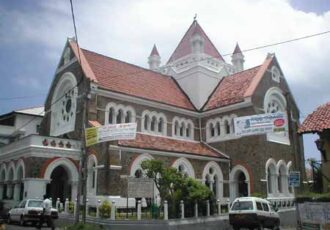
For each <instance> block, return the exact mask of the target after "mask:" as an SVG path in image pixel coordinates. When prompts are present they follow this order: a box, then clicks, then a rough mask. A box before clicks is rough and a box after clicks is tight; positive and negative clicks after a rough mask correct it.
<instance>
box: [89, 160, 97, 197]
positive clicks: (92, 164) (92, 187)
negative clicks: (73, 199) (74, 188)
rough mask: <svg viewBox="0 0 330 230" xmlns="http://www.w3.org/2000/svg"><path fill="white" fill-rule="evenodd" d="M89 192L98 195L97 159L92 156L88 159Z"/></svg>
mask: <svg viewBox="0 0 330 230" xmlns="http://www.w3.org/2000/svg"><path fill="white" fill-rule="evenodd" d="M87 170H88V172H87V174H88V176H87V192H88V193H89V194H93V195H96V190H97V188H96V187H97V158H96V156H95V155H94V154H90V155H89V156H88V159H87Z"/></svg>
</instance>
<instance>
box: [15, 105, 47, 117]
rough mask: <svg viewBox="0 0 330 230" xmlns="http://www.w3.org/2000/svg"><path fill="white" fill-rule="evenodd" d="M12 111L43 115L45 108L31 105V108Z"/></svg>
mask: <svg viewBox="0 0 330 230" xmlns="http://www.w3.org/2000/svg"><path fill="white" fill-rule="evenodd" d="M14 112H16V113H21V114H26V115H34V116H44V114H45V108H44V107H43V106H39V107H31V108H25V109H19V110H15V111H14Z"/></svg>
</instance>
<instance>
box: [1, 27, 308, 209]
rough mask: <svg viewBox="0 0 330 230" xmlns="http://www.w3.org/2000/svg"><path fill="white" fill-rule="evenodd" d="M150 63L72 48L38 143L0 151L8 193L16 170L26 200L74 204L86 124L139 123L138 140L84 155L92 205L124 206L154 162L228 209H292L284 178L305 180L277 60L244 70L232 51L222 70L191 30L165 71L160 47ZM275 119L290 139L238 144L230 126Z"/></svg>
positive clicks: (293, 113) (35, 138) (257, 138)
mask: <svg viewBox="0 0 330 230" xmlns="http://www.w3.org/2000/svg"><path fill="white" fill-rule="evenodd" d="M148 63H149V66H150V69H145V68H141V67H138V66H135V65H132V64H129V63H126V62H123V61H120V60H116V59H113V58H110V57H107V56H104V55H101V54H98V53H95V52H92V51H89V50H86V49H82V48H80V47H78V46H77V44H76V42H75V40H74V39H68V41H67V43H66V45H65V47H64V51H63V54H62V57H61V59H60V61H59V65H58V67H57V69H56V73H55V77H54V80H53V82H52V85H51V88H50V90H49V93H48V96H47V99H46V102H45V111H49V112H47V113H45V116H44V118H43V121H42V123H41V125H40V134H39V135H31V136H28V137H26V138H24V139H22V140H20V141H17V142H15V143H12V144H9V145H6V146H4V147H3V148H1V149H0V162H1V169H0V175H1V178H2V179H1V183H2V184H3V185H6V186H7V190H8V187H10V186H11V185H12V184H15V181H17V176H18V174H19V173H18V169H19V167H20V168H22V170H23V177H22V178H23V179H22V180H23V181H24V193H23V197H36V196H39V197H42V195H43V194H47V195H49V196H51V197H52V198H53V199H57V198H60V199H61V200H62V201H64V199H65V198H69V199H75V196H76V193H77V180H78V165H79V160H80V150H81V143H80V140H81V134H82V131H83V127H84V124H83V123H84V122H83V121H84V119H85V118H86V124H85V126H90V127H93V126H101V125H107V124H118V123H128V122H136V123H137V132H138V133H137V136H136V139H135V140H126V141H112V142H110V143H107V144H104V143H103V144H97V145H94V146H92V147H89V148H88V149H87V152H88V160H87V167H88V178H87V193H88V197H89V202H90V203H93V202H95V201H96V200H97V199H99V198H100V197H105V196H108V195H118V196H121V197H126V193H127V184H128V182H127V181H128V178H129V177H137V178H139V177H143V176H144V173H143V171H142V169H141V163H142V162H143V161H144V160H146V159H160V160H162V161H163V162H164V164H165V166H168V167H170V166H172V167H175V168H177V169H178V170H179V171H181V172H182V173H185V174H186V175H188V176H190V177H193V178H196V179H198V180H200V181H202V182H203V183H205V184H206V185H207V186H209V188H210V189H211V190H212V191H213V193H214V195H215V197H216V199H219V200H220V201H221V202H224V203H226V202H228V200H233V199H234V198H235V197H238V196H249V195H254V194H257V193H258V194H262V195H264V196H267V197H268V198H269V199H273V200H274V201H286V200H288V201H289V200H292V198H293V197H294V190H293V188H289V186H288V175H289V172H290V170H295V171H301V172H302V174H304V173H303V172H304V153H303V147H302V139H301V137H300V136H298V135H297V134H296V133H297V125H298V121H299V110H298V108H297V105H296V103H295V101H294V99H293V96H292V94H291V93H290V89H289V87H288V85H287V82H286V80H285V78H284V75H283V73H282V71H281V68H280V66H279V63H278V61H277V59H276V57H275V55H273V54H268V55H267V57H266V59H265V60H264V61H263V62H262V63H261V65H259V66H256V67H253V68H250V69H246V70H245V69H244V55H243V53H242V52H241V50H240V48H239V46H238V44H237V45H236V47H235V49H234V52H233V54H232V63H227V62H226V61H225V60H224V59H223V57H222V56H221V54H220V53H219V52H218V50H217V49H216V47H215V46H214V44H213V43H212V42H211V40H210V39H209V38H208V36H207V35H206V33H205V32H204V31H203V29H202V28H201V26H200V25H199V24H198V22H197V21H193V23H192V24H191V26H190V27H189V29H188V30H187V32H186V33H185V35H184V37H183V38H182V39H181V41H180V43H179V44H178V46H177V48H176V49H175V51H174V52H173V54H172V55H171V57H170V58H169V60H168V62H167V63H166V64H164V65H161V57H160V55H159V52H158V50H157V48H156V46H154V47H153V49H152V52H151V54H150V56H149V58H148ZM85 99H86V100H87V104H86V102H85ZM274 112H286V113H287V115H288V118H289V122H288V123H289V131H288V132H283V133H279V134H276V135H275V134H262V135H254V136H248V137H240V138H238V137H237V136H235V132H234V122H233V119H234V118H235V117H241V116H247V115H255V114H261V113H274ZM2 176H3V177H2ZM15 186H16V185H15ZM0 189H1V188H0ZM154 196H157V193H154ZM6 198H8V197H6ZM154 198H155V197H154ZM14 199H17V197H16V198H14Z"/></svg>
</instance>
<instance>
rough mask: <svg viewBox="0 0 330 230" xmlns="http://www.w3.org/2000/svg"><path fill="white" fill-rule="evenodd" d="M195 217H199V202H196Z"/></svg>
mask: <svg viewBox="0 0 330 230" xmlns="http://www.w3.org/2000/svg"><path fill="white" fill-rule="evenodd" d="M195 217H196V218H198V203H197V201H196V202H195Z"/></svg>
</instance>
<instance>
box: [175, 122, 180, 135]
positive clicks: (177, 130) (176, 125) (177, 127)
mask: <svg viewBox="0 0 330 230" xmlns="http://www.w3.org/2000/svg"><path fill="white" fill-rule="evenodd" d="M178 134H179V122H178V121H175V122H174V135H175V136H178Z"/></svg>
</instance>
